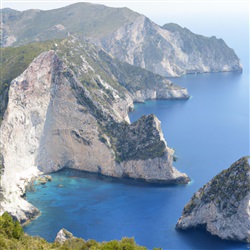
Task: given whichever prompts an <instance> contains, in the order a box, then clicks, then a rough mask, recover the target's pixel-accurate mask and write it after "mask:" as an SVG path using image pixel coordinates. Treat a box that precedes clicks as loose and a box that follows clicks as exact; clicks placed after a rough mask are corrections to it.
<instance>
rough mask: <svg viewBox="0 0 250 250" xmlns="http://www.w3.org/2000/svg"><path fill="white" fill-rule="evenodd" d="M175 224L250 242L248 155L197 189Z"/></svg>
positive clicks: (181, 227) (249, 171) (180, 227)
mask: <svg viewBox="0 0 250 250" xmlns="http://www.w3.org/2000/svg"><path fill="white" fill-rule="evenodd" d="M176 227H177V228H178V229H182V230H187V229H192V228H205V229H206V230H207V231H208V232H210V233H211V234H213V235H217V236H219V237H220V238H222V239H227V240H237V241H243V242H248V243H249V242H250V164H249V157H243V158H241V159H239V160H238V161H236V162H235V163H234V164H233V165H232V166H231V167H230V168H229V169H227V170H224V171H222V172H221V173H219V174H218V175H217V176H215V177H214V178H213V179H212V180H211V181H210V182H208V183H207V184H206V185H204V187H202V188H201V189H199V190H198V191H197V192H196V193H195V194H194V196H193V197H192V199H191V200H190V201H189V203H188V204H187V205H186V206H185V207H184V210H183V213H182V216H181V218H180V219H179V221H178V223H177V225H176Z"/></svg>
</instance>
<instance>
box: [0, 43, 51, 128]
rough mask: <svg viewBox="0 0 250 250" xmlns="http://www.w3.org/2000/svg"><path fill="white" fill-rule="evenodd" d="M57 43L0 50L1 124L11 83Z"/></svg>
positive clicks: (35, 44)
mask: <svg viewBox="0 0 250 250" xmlns="http://www.w3.org/2000/svg"><path fill="white" fill-rule="evenodd" d="M54 44H55V41H49V42H43V43H42V42H41V43H34V44H28V45H25V46H20V47H14V48H13V47H8V48H1V49H0V54H1V56H0V68H1V79H0V100H1V101H0V124H1V120H2V117H3V114H4V111H5V109H6V107H7V103H8V90H9V85H10V82H11V81H12V80H13V79H14V78H16V77H17V76H19V75H20V74H21V73H23V71H24V70H25V69H27V67H28V66H29V64H30V63H31V62H32V61H33V59H34V58H36V57H37V56H38V55H39V54H41V53H42V52H44V51H47V50H50V49H51V48H53V46H54Z"/></svg>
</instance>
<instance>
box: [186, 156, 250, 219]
mask: <svg viewBox="0 0 250 250" xmlns="http://www.w3.org/2000/svg"><path fill="white" fill-rule="evenodd" d="M249 172H250V166H249V163H248V157H242V158H241V159H239V160H238V161H236V162H235V163H234V164H232V165H231V167H230V168H228V169H226V170H223V171H222V172H221V173H219V174H218V175H216V176H215V177H214V178H213V179H212V180H211V181H210V182H209V183H207V184H206V185H205V186H204V187H202V188H200V189H199V191H198V192H196V193H195V194H194V195H193V197H192V198H191V200H190V202H189V203H188V204H187V205H186V206H185V207H184V210H183V212H184V214H190V213H191V212H192V210H193V209H194V208H195V207H196V206H197V205H198V204H200V202H202V203H209V202H214V203H215V204H216V205H217V207H218V208H219V209H221V210H224V211H225V213H227V215H228V216H230V215H232V214H234V213H236V212H237V204H239V201H241V200H242V199H244V198H245V197H246V195H247V194H248V193H249V192H250V180H249Z"/></svg>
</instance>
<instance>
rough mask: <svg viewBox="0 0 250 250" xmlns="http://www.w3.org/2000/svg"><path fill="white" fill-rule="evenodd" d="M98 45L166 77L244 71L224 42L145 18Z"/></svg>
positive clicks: (125, 60) (126, 26)
mask: <svg viewBox="0 0 250 250" xmlns="http://www.w3.org/2000/svg"><path fill="white" fill-rule="evenodd" d="M95 42H96V43H97V44H98V45H99V46H102V47H103V48H104V49H105V50H107V51H108V52H110V53H111V54H112V55H113V56H114V57H116V58H118V59H119V60H121V61H124V62H128V63H130V64H132V65H135V66H139V67H142V68H145V69H148V70H151V71H152V72H154V73H157V74H160V75H163V76H180V75H183V74H188V73H203V72H219V71H241V70H242V67H241V65H240V60H239V58H238V57H237V55H236V54H235V52H234V51H233V50H232V49H231V48H229V47H228V46H227V45H226V43H225V42H224V41H223V40H222V39H216V38H215V37H211V38H208V37H204V36H201V35H196V34H194V33H192V32H190V31H189V30H188V29H183V28H181V27H180V26H178V25H175V24H169V25H164V26H163V27H159V26H158V25H156V24H155V23H153V22H152V21H151V20H150V19H148V18H147V17H145V16H143V15H141V16H139V17H137V19H136V20H135V21H133V22H131V23H130V24H127V25H124V26H122V27H120V28H119V29H118V30H117V31H115V32H113V33H112V34H109V35H107V36H105V37H103V38H101V39H99V40H97V39H96V40H95Z"/></svg>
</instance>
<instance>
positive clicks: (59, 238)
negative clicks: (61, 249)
mask: <svg viewBox="0 0 250 250" xmlns="http://www.w3.org/2000/svg"><path fill="white" fill-rule="evenodd" d="M74 238H75V237H74V235H73V234H72V233H71V232H69V231H68V230H66V229H64V228H63V229H61V230H60V231H59V232H58V233H57V235H56V238H55V242H59V243H63V242H65V241H66V240H72V239H74Z"/></svg>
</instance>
